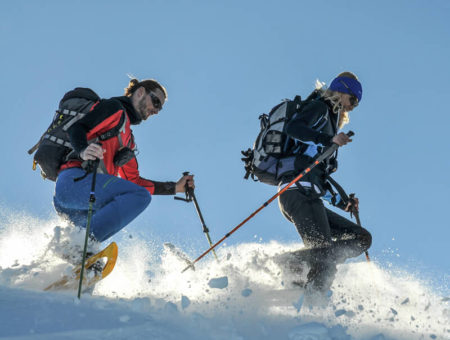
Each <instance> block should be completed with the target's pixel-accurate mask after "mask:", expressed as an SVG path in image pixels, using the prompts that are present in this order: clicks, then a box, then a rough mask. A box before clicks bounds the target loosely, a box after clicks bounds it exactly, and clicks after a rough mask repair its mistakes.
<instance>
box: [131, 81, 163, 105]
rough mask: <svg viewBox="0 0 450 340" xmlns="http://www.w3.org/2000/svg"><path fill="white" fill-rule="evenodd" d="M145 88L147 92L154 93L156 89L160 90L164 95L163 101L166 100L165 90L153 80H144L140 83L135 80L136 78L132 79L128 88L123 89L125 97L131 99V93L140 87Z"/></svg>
mask: <svg viewBox="0 0 450 340" xmlns="http://www.w3.org/2000/svg"><path fill="white" fill-rule="evenodd" d="M141 86H142V87H143V88H145V90H146V91H147V92H150V91H154V90H156V89H160V90H161V91H162V93H163V94H164V99H166V100H167V90H166V88H165V87H164V86H162V85H161V84H160V83H158V82H157V81H156V80H154V79H145V80H142V81H139V80H137V79H136V78H133V79H131V80H130V82H129V83H128V87H126V88H125V96H127V97H131V96H132V95H133V93H134V92H135V91H136V90H137V89H138V88H140V87H141Z"/></svg>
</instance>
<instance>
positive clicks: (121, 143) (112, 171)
mask: <svg viewBox="0 0 450 340" xmlns="http://www.w3.org/2000/svg"><path fill="white" fill-rule="evenodd" d="M140 122H141V118H140V116H139V115H138V113H137V112H136V111H135V110H134V108H133V105H132V104H131V100H130V98H128V97H115V98H111V99H106V100H101V101H100V102H98V103H97V104H96V105H95V106H94V107H93V109H92V111H91V112H89V114H87V115H86V116H85V117H83V118H82V119H80V120H79V121H78V122H76V123H75V124H73V125H72V126H71V127H70V128H69V130H68V134H69V137H70V142H71V144H72V146H73V148H74V149H75V151H76V152H77V153H78V154H79V153H80V152H81V151H83V150H84V149H85V148H86V147H87V146H88V141H89V142H93V141H95V139H96V138H99V137H100V136H101V135H103V134H104V133H106V132H108V131H111V130H112V129H114V128H120V130H119V134H118V135H116V136H114V137H112V138H109V139H106V140H101V141H100V142H101V144H102V148H103V150H104V153H103V160H102V162H101V165H100V170H103V172H105V173H107V174H109V175H113V176H120V177H121V178H123V179H126V180H129V181H131V182H133V183H136V184H138V185H140V186H142V187H145V188H146V189H147V190H148V191H149V192H150V194H152V195H153V194H175V183H174V182H156V181H151V180H148V179H145V178H143V177H141V176H140V175H139V169H138V164H137V160H136V157H133V158H132V159H131V160H130V161H128V162H127V163H126V164H125V165H123V166H121V167H119V166H117V165H115V164H114V156H115V155H116V154H117V152H118V151H119V150H120V149H122V148H123V147H129V148H130V149H132V150H134V149H135V148H136V145H135V143H134V137H133V131H132V130H131V125H132V124H139V123H140ZM119 124H120V126H119ZM81 166H82V160H81V159H79V158H77V159H71V160H69V161H68V162H67V163H65V164H63V165H62V166H61V170H64V169H68V168H72V167H81Z"/></svg>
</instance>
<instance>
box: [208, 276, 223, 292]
mask: <svg viewBox="0 0 450 340" xmlns="http://www.w3.org/2000/svg"><path fill="white" fill-rule="evenodd" d="M208 286H210V287H211V288H217V289H224V288H227V287H228V277H227V276H222V277H218V278H215V279H211V280H209V282H208Z"/></svg>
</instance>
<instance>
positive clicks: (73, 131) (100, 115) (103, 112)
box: [67, 99, 123, 153]
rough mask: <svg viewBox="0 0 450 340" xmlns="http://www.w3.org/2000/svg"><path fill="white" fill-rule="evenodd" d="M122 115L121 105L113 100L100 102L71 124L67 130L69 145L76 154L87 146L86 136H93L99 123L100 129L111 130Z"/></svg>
mask: <svg viewBox="0 0 450 340" xmlns="http://www.w3.org/2000/svg"><path fill="white" fill-rule="evenodd" d="M122 113H123V107H122V104H120V102H119V101H117V100H113V99H104V100H101V101H100V102H99V103H98V104H97V105H96V106H95V107H94V109H93V110H92V111H90V112H89V113H88V114H86V116H84V117H83V118H81V119H80V120H79V121H77V122H76V123H75V124H73V125H72V126H71V127H70V128H69V129H68V130H67V133H68V134H69V138H70V143H71V144H72V147H73V148H74V150H75V151H76V152H78V153H80V152H81V151H83V150H84V149H85V148H86V147H87V146H88V139H87V135H88V133H90V134H95V133H96V132H100V131H96V130H98V128H99V126H100V124H101V123H103V122H105V123H106V124H102V129H106V130H108V129H112V128H113V127H115V126H116V125H117V123H118V122H119V120H120V117H121V115H122Z"/></svg>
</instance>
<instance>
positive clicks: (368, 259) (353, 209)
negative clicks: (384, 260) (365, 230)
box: [349, 194, 370, 262]
mask: <svg viewBox="0 0 450 340" xmlns="http://www.w3.org/2000/svg"><path fill="white" fill-rule="evenodd" d="M349 201H350V203H352V205H351V208H350V216H352V214H353V215H355V219H356V224H357V225H359V226H360V227H361V228H362V225H361V220H360V219H359V211H358V210H356V209H355V208H354V207H353V202H355V194H350V195H349ZM364 254H365V255H366V260H367V262H370V257H369V251H368V250H366V251H364Z"/></svg>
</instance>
